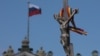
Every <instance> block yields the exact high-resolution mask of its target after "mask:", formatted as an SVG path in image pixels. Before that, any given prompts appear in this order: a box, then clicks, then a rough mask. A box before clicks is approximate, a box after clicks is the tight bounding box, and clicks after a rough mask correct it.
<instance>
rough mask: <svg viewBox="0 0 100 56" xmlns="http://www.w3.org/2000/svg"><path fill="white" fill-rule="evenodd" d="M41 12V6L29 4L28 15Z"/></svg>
mask: <svg viewBox="0 0 100 56" xmlns="http://www.w3.org/2000/svg"><path fill="white" fill-rule="evenodd" d="M37 14H41V8H40V7H39V6H37V5H34V4H29V16H33V15H37Z"/></svg>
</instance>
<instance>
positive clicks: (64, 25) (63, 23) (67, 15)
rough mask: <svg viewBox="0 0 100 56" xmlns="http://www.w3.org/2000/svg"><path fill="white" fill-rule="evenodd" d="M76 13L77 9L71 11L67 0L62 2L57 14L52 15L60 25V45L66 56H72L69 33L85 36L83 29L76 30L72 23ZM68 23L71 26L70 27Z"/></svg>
mask: <svg viewBox="0 0 100 56" xmlns="http://www.w3.org/2000/svg"><path fill="white" fill-rule="evenodd" d="M77 13H78V9H73V10H72V8H70V7H69V6H68V0H63V8H62V9H61V11H60V12H59V13H58V14H54V19H55V20H56V21H57V22H58V23H59V25H60V31H61V40H60V42H61V44H62V46H63V48H64V51H65V53H66V56H73V55H72V54H73V53H72V52H73V51H72V49H71V44H72V43H70V31H73V32H76V33H78V34H81V35H87V32H85V31H84V30H83V29H80V28H77V27H76V25H75V22H74V15H75V14H77ZM70 22H71V24H72V26H70Z"/></svg>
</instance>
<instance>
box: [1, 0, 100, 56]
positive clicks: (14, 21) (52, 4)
mask: <svg viewBox="0 0 100 56" xmlns="http://www.w3.org/2000/svg"><path fill="white" fill-rule="evenodd" d="M27 1H28V0H0V56H2V53H3V51H5V50H7V49H8V47H9V45H11V46H12V48H13V49H14V52H15V53H17V49H18V48H20V47H21V42H22V40H23V39H24V37H25V36H26V34H27V19H28V4H27ZM30 2H31V3H32V4H35V5H38V6H40V7H41V9H42V14H41V15H35V16H32V17H30V47H32V48H33V49H34V51H33V52H34V53H35V52H36V51H37V50H38V49H39V48H40V47H43V49H44V50H45V51H46V52H48V51H50V50H51V51H53V53H54V56H65V53H64V50H63V47H62V45H61V44H60V29H59V24H58V22H57V21H56V20H54V18H53V14H57V13H59V11H60V9H61V8H62V7H63V3H62V2H63V0H30ZM68 2H69V6H70V7H72V8H73V9H74V8H79V14H77V15H75V23H76V25H77V27H80V28H83V29H84V30H86V31H87V32H88V35H87V36H83V35H79V34H77V33H73V32H70V38H71V43H73V45H74V55H76V54H77V53H81V54H82V56H91V52H92V51H93V50H98V51H99V53H100V44H99V43H100V37H99V35H100V25H99V24H100V6H99V5H100V0H69V1H68Z"/></svg>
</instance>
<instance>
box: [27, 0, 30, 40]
mask: <svg viewBox="0 0 100 56" xmlns="http://www.w3.org/2000/svg"><path fill="white" fill-rule="evenodd" d="M29 3H30V2H29V0H28V19H27V38H28V40H29V37H30V17H29Z"/></svg>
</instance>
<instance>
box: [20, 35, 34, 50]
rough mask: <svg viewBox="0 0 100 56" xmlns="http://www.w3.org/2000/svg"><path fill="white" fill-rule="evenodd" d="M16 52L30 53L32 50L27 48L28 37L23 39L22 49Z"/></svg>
mask: <svg viewBox="0 0 100 56" xmlns="http://www.w3.org/2000/svg"><path fill="white" fill-rule="evenodd" d="M18 50H19V51H21V52H23V51H27V52H31V51H32V50H33V49H32V48H30V47H29V39H28V37H25V38H24V40H22V48H19V49H18Z"/></svg>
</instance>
